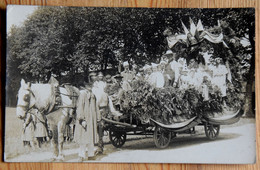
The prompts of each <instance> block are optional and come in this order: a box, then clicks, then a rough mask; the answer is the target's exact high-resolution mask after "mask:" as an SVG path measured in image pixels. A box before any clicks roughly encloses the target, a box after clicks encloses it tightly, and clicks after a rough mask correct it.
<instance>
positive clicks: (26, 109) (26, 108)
mask: <svg viewBox="0 0 260 170" xmlns="http://www.w3.org/2000/svg"><path fill="white" fill-rule="evenodd" d="M26 90H28V91H29V94H26V95H28V96H29V98H28V101H26V102H27V103H28V105H17V107H22V108H24V110H25V112H26V113H27V112H29V111H30V110H31V109H32V108H34V105H35V104H33V105H32V106H31V107H30V104H31V95H32V96H33V97H35V95H34V93H33V91H32V90H31V89H26ZM24 97H25V96H24Z"/></svg>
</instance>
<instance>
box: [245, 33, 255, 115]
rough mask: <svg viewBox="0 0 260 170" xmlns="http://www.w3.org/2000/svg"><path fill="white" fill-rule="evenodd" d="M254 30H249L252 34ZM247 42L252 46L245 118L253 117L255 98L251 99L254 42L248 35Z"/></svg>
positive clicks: (253, 74) (251, 36) (253, 76)
mask: <svg viewBox="0 0 260 170" xmlns="http://www.w3.org/2000/svg"><path fill="white" fill-rule="evenodd" d="M252 31H254V30H250V31H249V32H250V33H252ZM249 41H250V43H251V46H252V52H251V54H252V58H251V62H250V65H251V66H250V69H249V73H248V79H247V85H246V102H245V116H246V117H254V116H255V108H253V102H255V98H253V91H252V89H253V83H254V80H255V42H254V36H253V35H250V34H249Z"/></svg>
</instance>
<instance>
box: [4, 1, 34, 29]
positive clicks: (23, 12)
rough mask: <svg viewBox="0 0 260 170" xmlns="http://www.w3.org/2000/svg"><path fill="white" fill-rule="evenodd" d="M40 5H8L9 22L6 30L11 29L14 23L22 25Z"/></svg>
mask: <svg viewBox="0 0 260 170" xmlns="http://www.w3.org/2000/svg"><path fill="white" fill-rule="evenodd" d="M37 7H38V6H29V5H8V6H7V23H6V30H7V32H9V31H10V28H11V26H12V25H16V26H20V25H21V24H22V23H23V21H24V20H26V18H27V17H28V16H29V15H30V14H31V13H32V12H33V11H34V10H35V9H36V8H37Z"/></svg>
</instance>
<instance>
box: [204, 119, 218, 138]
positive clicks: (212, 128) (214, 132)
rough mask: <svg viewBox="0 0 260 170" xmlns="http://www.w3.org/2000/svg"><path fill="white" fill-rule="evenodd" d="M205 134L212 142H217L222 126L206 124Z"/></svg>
mask: <svg viewBox="0 0 260 170" xmlns="http://www.w3.org/2000/svg"><path fill="white" fill-rule="evenodd" d="M204 128H205V134H206V136H207V137H208V138H209V139H210V140H215V139H216V138H217V137H218V134H219V129H220V125H213V124H208V123H206V124H205V125H204Z"/></svg>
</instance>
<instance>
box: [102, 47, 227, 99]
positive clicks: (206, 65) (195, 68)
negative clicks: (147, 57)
mask: <svg viewBox="0 0 260 170" xmlns="http://www.w3.org/2000/svg"><path fill="white" fill-rule="evenodd" d="M213 53H214V49H213V48H210V49H208V48H207V47H201V51H200V55H201V56H202V57H203V60H204V61H205V62H203V63H202V62H200V63H198V61H197V60H196V59H189V61H188V60H187V59H186V58H182V57H178V59H177V56H176V54H175V53H173V52H172V51H171V50H168V51H167V52H166V53H165V54H164V55H163V56H162V57H161V60H160V62H159V63H158V64H156V63H151V64H146V65H144V66H143V67H142V68H139V69H138V68H137V67H136V66H135V65H133V66H132V70H130V69H129V63H128V62H124V63H123V66H124V71H123V72H121V76H122V82H121V86H122V89H123V90H125V91H128V90H131V85H132V82H133V81H135V80H145V81H147V82H148V83H149V84H151V85H152V86H154V87H156V88H164V87H167V86H173V87H176V88H179V89H181V90H187V89H189V88H195V89H196V90H198V91H199V92H201V94H202V96H203V98H204V100H205V101H207V100H209V91H210V92H212V93H214V92H216V91H219V92H220V94H221V97H222V98H224V99H225V98H226V95H227V94H226V92H227V80H228V81H229V82H230V83H232V80H231V72H230V68H229V65H228V62H226V63H224V61H223V59H222V58H221V57H213ZM187 61H188V63H187ZM115 77H117V76H115ZM112 78H113V77H112ZM110 79H111V76H110V75H108V77H107V79H106V80H107V81H111V80H110ZM210 89H211V90H210Z"/></svg>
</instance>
